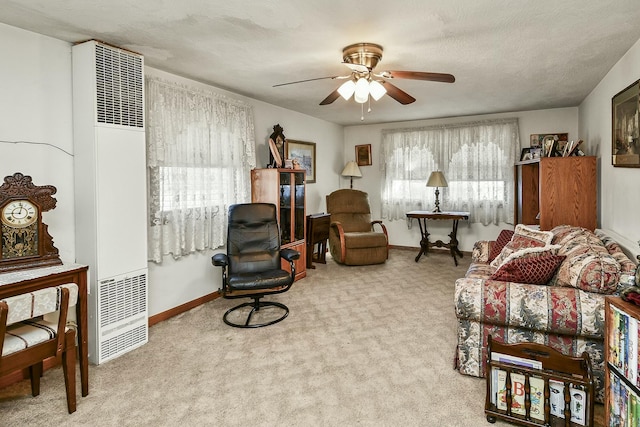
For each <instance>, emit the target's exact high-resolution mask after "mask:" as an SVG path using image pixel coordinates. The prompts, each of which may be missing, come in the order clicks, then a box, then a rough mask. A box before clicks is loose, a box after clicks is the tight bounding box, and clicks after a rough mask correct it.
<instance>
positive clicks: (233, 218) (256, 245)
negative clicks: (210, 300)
mask: <svg viewBox="0 0 640 427" xmlns="http://www.w3.org/2000/svg"><path fill="white" fill-rule="evenodd" d="M280 258H283V259H285V260H287V261H288V262H289V264H290V265H291V272H288V271H286V270H283V269H282V264H281V260H280ZM298 258H300V253H299V252H298V251H295V250H293V249H281V248H280V227H279V226H278V220H277V217H276V206H275V205H274V204H271V203H246V204H238V205H232V206H231V207H229V225H228V228H227V253H226V254H215V255H214V256H213V257H211V262H212V263H213V265H215V266H216V267H222V288H221V289H220V293H221V294H222V296H223V297H224V298H231V299H233V298H252V299H253V302H246V303H244V304H240V305H239V306H237V307H233V308H231V309H229V310H227V312H226V313H225V314H224V316H223V320H224V323H226V324H227V325H230V326H234V327H236V328H259V327H261V326H267V325H273V324H274V323H277V322H280V321H281V320H284V318H285V317H287V315H288V314H289V309H288V308H287V306H286V305H284V304H281V303H279V302H273V301H260V299H261V298H262V297H264V296H265V295H272V294H279V293H282V292H286V291H288V290H289V288H290V287H291V285H292V284H293V280H294V278H295V275H296V269H295V264H294V261H295V260H297V259H298ZM245 307H251V309H250V310H249V313H248V315H247V318H246V321H245V322H244V324H242V323H235V322H232V321H231V320H229V315H230V314H231V313H234V312H236V311H238V310H242V309H243V308H245ZM267 307H268V308H275V312H276V315H277V317H275V319H274V318H272V317H269V316H266V317H267V319H266V320H265V321H264V322H262V323H257V324H253V323H251V318H252V317H253V315H254V314H255V313H256V312H258V311H260V310H262V309H264V308H267ZM243 311H246V310H243ZM235 314H236V315H237V314H238V313H235Z"/></svg>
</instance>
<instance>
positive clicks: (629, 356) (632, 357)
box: [607, 305, 640, 386]
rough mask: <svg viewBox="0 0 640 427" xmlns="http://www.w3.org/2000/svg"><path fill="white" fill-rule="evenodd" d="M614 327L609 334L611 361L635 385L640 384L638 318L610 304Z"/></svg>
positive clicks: (639, 332)
mask: <svg viewBox="0 0 640 427" xmlns="http://www.w3.org/2000/svg"><path fill="white" fill-rule="evenodd" d="M609 307H610V310H611V312H610V314H611V320H612V325H611V326H612V327H611V329H610V332H609V333H610V336H609V348H608V349H607V351H608V352H609V358H608V360H609V363H610V364H611V365H612V366H614V367H615V368H616V370H617V371H618V372H619V373H620V374H621V375H624V376H625V378H627V380H629V382H630V383H631V384H633V385H635V386H639V385H640V379H639V378H638V364H639V363H640V360H639V358H638V338H639V334H640V331H639V328H638V319H636V318H635V317H633V316H630V315H629V314H627V313H626V312H625V311H624V310H622V309H620V308H618V307H616V306H613V305H610V306H609Z"/></svg>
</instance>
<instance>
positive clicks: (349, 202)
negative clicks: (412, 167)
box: [327, 189, 389, 265]
mask: <svg viewBox="0 0 640 427" xmlns="http://www.w3.org/2000/svg"><path fill="white" fill-rule="evenodd" d="M327 212H329V213H330V214H331V226H330V229H329V251H330V252H331V256H332V257H333V259H334V260H335V261H336V262H338V263H340V264H345V265H368V264H381V263H383V262H385V261H386V260H387V258H388V257H389V238H388V234H387V227H385V225H384V224H383V223H382V221H379V220H378V221H372V220H371V208H370V207H369V195H368V194H367V193H365V192H364V191H359V190H351V189H344V190H337V191H334V192H333V193H331V194H329V195H328V196H327ZM376 224H377V225H378V227H375V225H376ZM374 227H375V228H379V229H380V231H376V230H375V229H374Z"/></svg>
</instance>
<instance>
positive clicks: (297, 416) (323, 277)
mask: <svg viewBox="0 0 640 427" xmlns="http://www.w3.org/2000/svg"><path fill="white" fill-rule="evenodd" d="M415 255H416V253H415V251H409V250H399V249H396V250H391V255H390V259H389V260H388V261H387V263H386V264H384V265H376V266H366V267H344V266H340V265H338V264H336V263H335V262H333V260H331V259H330V258H328V260H327V264H326V265H323V264H317V266H318V268H317V269H316V270H309V271H308V276H307V278H306V279H304V280H301V281H299V282H296V284H295V285H294V287H293V288H292V289H291V290H290V291H289V292H287V293H284V294H281V295H277V296H275V297H273V299H277V300H278V301H281V302H283V303H285V304H286V305H288V306H289V308H290V310H291V312H290V314H289V317H288V318H287V319H285V320H284V321H283V322H281V323H278V324H276V325H273V326H269V327H267V328H261V329H256V330H242V329H236V328H231V327H229V326H227V325H225V324H224V323H223V322H222V314H223V313H224V311H225V310H226V309H227V308H229V307H231V306H232V305H235V304H237V303H238V301H229V300H222V299H218V300H216V301H213V302H210V303H208V304H206V305H204V306H200V307H197V308H195V309H193V310H191V311H189V312H187V313H184V314H182V315H179V316H176V317H174V318H172V319H169V320H167V321H165V322H162V323H160V324H158V325H156V326H154V327H152V328H151V329H150V342H149V343H148V344H147V345H145V346H143V347H141V348H140V349H138V350H135V351H133V352H131V353H128V354H126V355H124V356H122V357H120V358H118V359H115V360H113V361H110V362H107V363H105V364H103V365H100V366H91V367H90V371H89V372H90V393H89V396H87V397H84V398H82V397H80V396H79V394H78V410H77V412H76V413H74V414H72V415H69V414H67V412H66V402H65V395H64V385H63V379H62V371H61V369H60V368H58V369H53V370H51V371H48V372H46V373H45V376H44V378H43V380H42V386H41V394H40V396H38V397H37V398H33V397H31V396H30V392H29V387H28V382H27V381H23V382H22V383H20V384H18V385H16V386H12V387H9V388H8V389H5V390H2V391H0V426H54V425H63V426H67V425H68V426H76V425H77V426H81V425H92V426H247V425H252V426H256V425H257V426H464V427H469V426H486V425H490V424H489V423H488V422H487V421H486V419H485V417H484V395H485V383H484V380H482V379H478V378H472V377H467V376H462V375H460V374H458V373H457V371H454V370H453V355H454V348H455V343H456V321H455V316H454V311H453V283H454V281H455V279H456V278H457V277H460V276H462V275H463V274H464V273H465V271H466V269H467V267H468V263H469V259H468V256H465V258H463V259H462V261H461V263H460V265H459V266H458V267H454V264H453V260H452V259H451V257H450V256H449V255H448V254H447V253H445V252H439V253H434V254H430V255H429V256H428V257H423V258H422V259H421V260H420V261H419V262H418V263H416V262H414V257H415ZM211 268H212V270H213V269H214V267H211ZM213 271H215V273H214V274H218V271H217V270H213ZM150 285H151V286H153V284H150ZM494 425H496V426H505V425H507V424H506V423H501V422H498V423H496V424H494Z"/></svg>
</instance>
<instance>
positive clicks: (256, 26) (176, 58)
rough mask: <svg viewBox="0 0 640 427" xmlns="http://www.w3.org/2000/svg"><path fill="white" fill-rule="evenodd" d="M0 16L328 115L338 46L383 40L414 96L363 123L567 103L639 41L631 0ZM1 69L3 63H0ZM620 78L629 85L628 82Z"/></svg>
mask: <svg viewBox="0 0 640 427" xmlns="http://www.w3.org/2000/svg"><path fill="white" fill-rule="evenodd" d="M0 11H1V12H0V22H3V23H6V24H9V25H12V26H16V27H20V28H24V29H27V30H31V31H34V32H37V33H41V34H45V35H48V36H51V37H55V38H57V39H61V40H66V41H69V42H77V41H83V40H87V39H99V40H102V41H105V42H108V43H111V44H114V45H117V46H121V47H124V48H127V49H130V50H133V51H135V52H139V53H141V54H143V55H144V56H145V63H146V64H147V65H148V66H151V67H154V68H157V69H160V70H164V71H168V72H170V73H174V74H178V75H181V76H184V77H188V78H191V79H194V80H198V81H201V82H204V83H208V84H211V85H213V86H216V87H219V88H223V89H227V90H230V91H232V92H236V93H239V94H243V95H246V96H249V97H252V98H256V99H259V100H262V101H265V102H268V103H272V104H275V105H279V106H281V107H284V108H288V109H291V110H295V111H299V112H301V113H305V114H308V115H310V116H314V117H318V118H321V119H324V120H328V121H330V122H335V123H339V124H344V125H349V124H360V123H363V122H361V121H360V104H356V103H355V102H354V101H353V99H352V100H350V101H344V100H343V99H341V98H340V99H338V100H337V101H335V102H334V103H333V104H331V105H327V106H320V105H318V104H319V102H320V101H321V100H322V99H324V98H325V97H326V96H327V95H328V94H329V93H330V92H331V91H333V90H334V89H335V88H336V87H338V85H339V84H340V83H341V81H338V80H330V79H328V80H318V81H313V82H307V83H301V84H295V85H289V86H283V87H276V88H274V87H273V85H275V84H278V83H284V82H290V81H296V80H302V79H311V78H315V77H324V76H335V75H346V74H348V71H349V70H348V69H347V68H346V67H345V66H344V65H342V64H341V62H342V48H343V47H344V46H347V45H349V44H352V43H359V42H370V43H377V44H380V45H382V46H383V48H384V54H383V58H382V61H381V62H380V64H379V65H378V66H377V67H376V71H378V72H379V71H384V70H409V71H431V72H440V73H450V74H453V75H454V76H455V77H456V82H455V83H453V84H447V83H437V82H425V81H415V80H399V79H394V80H393V83H394V84H395V85H396V86H398V87H399V88H401V89H402V90H404V91H406V92H408V93H409V94H411V95H412V96H414V97H415V98H416V99H417V101H416V102H415V103H413V104H410V105H401V104H399V103H397V102H396V101H394V100H393V99H391V98H389V97H388V96H385V97H383V98H382V99H381V100H380V101H378V102H373V103H372V111H371V112H370V113H366V112H365V121H364V123H366V124H370V123H380V122H390V121H402V120H416V119H426V118H436V117H449V116H463V115H475V114H486V113H497V112H506V111H523V110H535V109H545V108H555V107H567V106H576V105H578V104H579V103H580V102H581V101H582V100H583V99H584V98H585V97H586V96H587V95H588V94H589V92H590V91H591V90H592V89H593V88H594V87H595V85H596V84H597V83H598V82H599V81H600V80H601V79H602V77H603V76H604V75H605V74H606V73H607V71H608V70H609V69H610V68H611V67H612V66H613V65H614V64H615V63H616V62H617V61H618V60H619V59H620V57H621V56H622V55H623V54H624V53H625V52H626V51H627V50H628V49H629V48H630V47H631V46H632V45H633V44H634V43H635V42H636V41H637V40H638V39H639V38H640V25H638V22H640V7H639V4H638V0H615V1H614V0H610V1H600V0H563V1H557V0H537V1H533V0H531V1H524V0H520V1H516V0H492V1H490V0H475V1H473V0H448V1H442V0H437V1H436V0H408V1H397V2H389V1H380V0H370V1H348V0H339V1H338V0H322V1H315V2H312V1H306V0H261V1H253V2H251V1H244V0H235V1H233V0H231V1H229V0H227V1H220V0H181V1H180V2H171V1H167V0H136V1H135V2H133V1H130V0H109V1H104V0H100V1H97V0H55V1H54V0H19V1H6V0H0ZM5 66H6V64H5ZM629 83H631V82H629Z"/></svg>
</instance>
